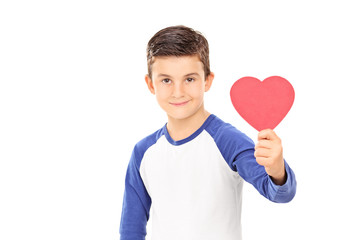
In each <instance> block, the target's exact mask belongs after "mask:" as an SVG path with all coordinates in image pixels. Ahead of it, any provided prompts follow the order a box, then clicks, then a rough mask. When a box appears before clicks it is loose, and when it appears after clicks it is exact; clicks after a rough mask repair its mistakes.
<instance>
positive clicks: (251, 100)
mask: <svg viewBox="0 0 360 240" xmlns="http://www.w3.org/2000/svg"><path fill="white" fill-rule="evenodd" d="M230 97H231V101H232V104H233V105H234V107H235V109H236V111H237V112H238V113H239V114H240V116H241V117H242V118H244V119H245V121H247V122H248V123H249V124H250V125H251V126H253V127H254V128H255V129H256V130H258V131H261V130H263V129H267V128H270V129H274V128H275V127H276V126H277V125H278V124H279V123H280V122H281V121H282V120H283V119H284V117H285V116H286V114H287V113H288V112H289V111H290V108H291V106H292V105H293V102H294V99H295V91H294V88H293V87H292V85H291V84H290V83H289V82H288V81H287V80H286V79H285V78H282V77H279V76H272V77H268V78H266V79H265V80H264V81H260V80H259V79H257V78H254V77H243V78H240V79H239V80H237V81H236V82H235V83H234V84H233V86H232V87H231V90H230Z"/></svg>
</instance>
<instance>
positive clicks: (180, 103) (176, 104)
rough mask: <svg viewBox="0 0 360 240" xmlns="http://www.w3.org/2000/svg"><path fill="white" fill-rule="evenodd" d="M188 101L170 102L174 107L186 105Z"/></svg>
mask: <svg viewBox="0 0 360 240" xmlns="http://www.w3.org/2000/svg"><path fill="white" fill-rule="evenodd" d="M188 102H189V101H186V102H179V103H170V104H171V105H173V106H176V107H181V106H184V105H186V104H187V103H188Z"/></svg>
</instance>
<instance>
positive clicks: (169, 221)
mask: <svg viewBox="0 0 360 240" xmlns="http://www.w3.org/2000/svg"><path fill="white" fill-rule="evenodd" d="M284 161H285V160H284ZM285 170H286V175H287V179H286V183H285V184H284V185H282V186H278V185H275V184H274V183H273V182H272V180H271V178H270V177H269V175H268V174H267V173H266V171H265V168H264V167H263V166H261V165H259V164H258V163H257V162H256V159H255V157H254V143H253V141H252V140H251V139H250V138H248V137H247V136H246V135H245V134H244V133H242V132H240V131H239V130H237V129H236V128H235V127H233V126H232V125H231V124H229V123H225V122H223V121H222V120H221V119H220V118H218V117H217V116H215V115H213V114H211V115H210V116H209V117H208V118H207V119H206V121H205V122H204V123H203V125H202V126H201V127H200V128H199V129H198V130H197V131H196V132H194V133H193V134H192V135H191V136H189V137H187V138H185V139H183V140H180V141H174V140H173V139H172V138H171V136H170V135H169V132H168V131H167V127H166V124H165V125H164V126H163V127H162V128H161V129H159V130H158V131H156V132H154V133H153V134H151V135H149V136H148V137H146V138H144V139H143V140H141V141H140V142H138V143H137V144H136V145H135V147H134V149H133V152H132V156H131V158H130V162H129V165H128V169H127V173H126V177H125V191H124V199H123V208H122V214H121V223H120V239H121V240H144V239H145V236H146V224H147V221H148V220H149V217H150V208H152V216H151V217H152V222H153V226H152V240H169V239H171V240H177V239H178V240H202V239H204V240H212V239H213V240H215V239H216V240H219V239H221V240H240V239H241V207H242V188H243V183H244V180H245V181H246V182H249V183H250V184H252V185H253V186H254V187H255V188H256V189H257V190H258V191H259V193H260V194H261V195H263V196H264V197H266V198H267V199H269V200H270V201H273V202H278V203H285V202H289V201H291V199H292V198H293V197H294V196H295V192H296V180H295V174H294V172H293V171H292V170H291V168H290V167H289V165H288V163H287V162H286V161H285Z"/></svg>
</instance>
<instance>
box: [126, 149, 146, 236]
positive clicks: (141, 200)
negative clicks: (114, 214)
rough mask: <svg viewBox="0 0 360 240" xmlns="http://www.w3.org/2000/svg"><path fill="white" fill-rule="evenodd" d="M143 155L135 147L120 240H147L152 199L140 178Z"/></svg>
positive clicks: (127, 177)
mask: <svg viewBox="0 0 360 240" xmlns="http://www.w3.org/2000/svg"><path fill="white" fill-rule="evenodd" d="M142 157H143V153H141V152H140V151H139V148H138V147H137V146H135V148H134V150H133V152H132V155H131V158H130V162H129V165H128V169H127V172H126V177H125V191H124V198H123V206H122V213H121V222H120V240H145V236H146V224H147V221H148V220H149V211H150V206H151V198H150V196H149V194H148V192H147V191H146V188H145V186H144V183H143V181H142V179H141V176H140V171H139V169H140V162H141V159H142Z"/></svg>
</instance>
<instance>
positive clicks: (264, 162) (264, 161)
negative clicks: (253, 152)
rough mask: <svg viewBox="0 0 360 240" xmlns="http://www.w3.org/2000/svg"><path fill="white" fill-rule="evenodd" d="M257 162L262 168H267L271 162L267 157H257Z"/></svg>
mask: <svg viewBox="0 0 360 240" xmlns="http://www.w3.org/2000/svg"><path fill="white" fill-rule="evenodd" d="M256 162H257V163H258V164H259V165H261V166H267V165H268V162H269V161H268V159H267V158H265V157H257V158H256Z"/></svg>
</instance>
